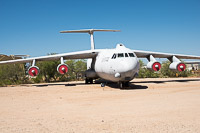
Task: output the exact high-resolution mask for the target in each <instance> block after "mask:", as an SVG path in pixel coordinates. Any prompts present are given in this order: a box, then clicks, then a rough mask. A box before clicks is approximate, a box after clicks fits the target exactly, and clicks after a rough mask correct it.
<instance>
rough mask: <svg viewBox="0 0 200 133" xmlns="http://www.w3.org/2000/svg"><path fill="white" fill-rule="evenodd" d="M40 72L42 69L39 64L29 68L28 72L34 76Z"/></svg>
mask: <svg viewBox="0 0 200 133" xmlns="http://www.w3.org/2000/svg"><path fill="white" fill-rule="evenodd" d="M39 72H40V69H39V68H38V67H37V66H31V67H29V69H28V74H29V75H30V76H32V77H34V76H37V75H38V74H39Z"/></svg>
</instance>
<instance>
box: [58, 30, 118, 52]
mask: <svg viewBox="0 0 200 133" xmlns="http://www.w3.org/2000/svg"><path fill="white" fill-rule="evenodd" d="M96 31H105V32H107V31H108V32H119V31H120V30H108V29H85V30H66V31H60V33H88V34H90V42H91V50H94V49H95V46H94V36H93V33H94V32H96Z"/></svg>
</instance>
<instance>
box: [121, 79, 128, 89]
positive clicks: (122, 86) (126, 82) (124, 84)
mask: <svg viewBox="0 0 200 133" xmlns="http://www.w3.org/2000/svg"><path fill="white" fill-rule="evenodd" d="M129 83H130V82H129V81H125V82H119V88H120V89H123V88H126V87H129Z"/></svg>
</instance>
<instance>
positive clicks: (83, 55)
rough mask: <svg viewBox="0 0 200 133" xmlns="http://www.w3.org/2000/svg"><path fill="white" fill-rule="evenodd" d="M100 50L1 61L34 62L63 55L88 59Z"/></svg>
mask: <svg viewBox="0 0 200 133" xmlns="http://www.w3.org/2000/svg"><path fill="white" fill-rule="evenodd" d="M99 51H100V50H86V51H78V52H70V53H64V54H55V55H48V56H40V57H33V58H27V59H18V60H8V61H0V65H1V64H14V63H26V62H32V61H33V60H36V61H48V60H59V59H60V58H61V57H63V59H65V60H66V59H88V58H94V57H96V56H97V54H98V53H99Z"/></svg>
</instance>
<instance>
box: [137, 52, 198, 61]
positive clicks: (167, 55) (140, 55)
mask: <svg viewBox="0 0 200 133" xmlns="http://www.w3.org/2000/svg"><path fill="white" fill-rule="evenodd" d="M133 52H134V53H135V54H136V55H137V57H138V58H148V56H150V55H152V56H153V57H155V58H171V57H173V56H176V57H177V58H179V59H200V56H195V55H184V54H172V53H162V52H151V51H142V50H133Z"/></svg>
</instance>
